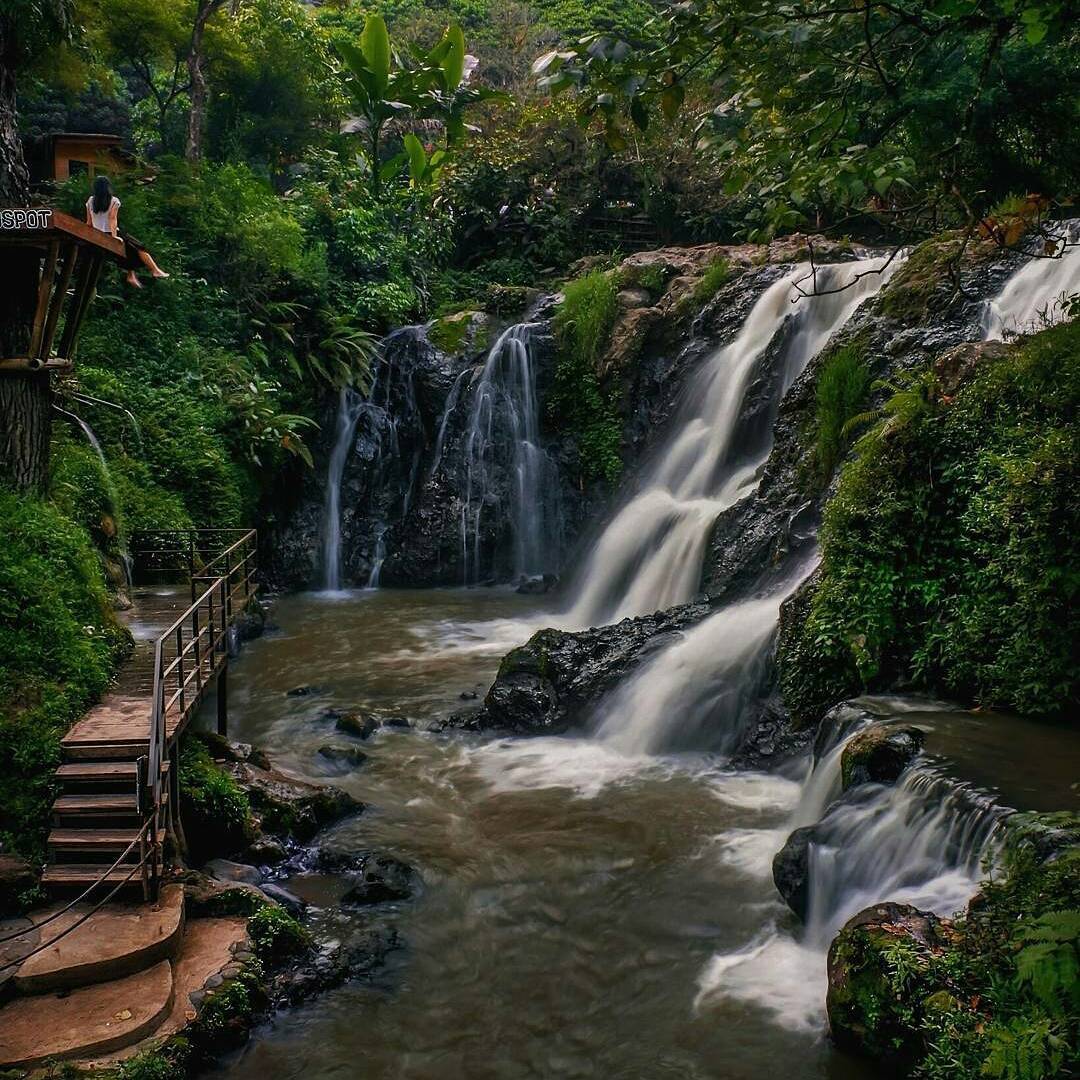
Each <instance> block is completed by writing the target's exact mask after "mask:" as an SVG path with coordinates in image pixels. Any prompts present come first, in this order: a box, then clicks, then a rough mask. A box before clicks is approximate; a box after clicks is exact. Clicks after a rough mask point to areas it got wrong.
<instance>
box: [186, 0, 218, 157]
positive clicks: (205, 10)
mask: <svg viewBox="0 0 1080 1080" xmlns="http://www.w3.org/2000/svg"><path fill="white" fill-rule="evenodd" d="M224 2H225V0H199V4H198V7H197V8H196V9H195V23H194V25H193V26H192V28H191V48H190V49H189V50H188V58H187V69H188V83H189V91H188V96H189V100H190V102H191V111H190V112H189V113H188V134H187V149H186V151H185V155H184V156H185V157H186V158H187V159H188V161H200V160H202V153H203V145H202V142H203V124H204V123H205V121H206V100H207V97H208V96H209V88H208V86H207V82H206V56H205V53H204V42H203V38H204V37H205V36H206V24H207V23H208V22H209V21H210V16H211V15H213V14H214V12H215V11H217V10H218V8H220V7H221V6H222V4H223V3H224Z"/></svg>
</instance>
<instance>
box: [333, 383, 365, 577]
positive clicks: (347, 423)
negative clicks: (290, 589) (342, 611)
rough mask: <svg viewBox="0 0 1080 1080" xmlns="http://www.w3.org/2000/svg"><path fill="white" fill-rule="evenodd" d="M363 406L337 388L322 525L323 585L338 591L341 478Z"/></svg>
mask: <svg viewBox="0 0 1080 1080" xmlns="http://www.w3.org/2000/svg"><path fill="white" fill-rule="evenodd" d="M363 409H364V400H363V398H362V397H361V396H360V395H359V394H358V393H357V392H356V391H355V390H352V389H350V388H349V387H343V388H342V390H341V397H340V402H339V404H338V414H337V428H336V432H335V435H334V449H333V450H332V451H331V453H330V461H329V464H328V465H327V468H326V513H325V522H324V526H323V588H324V589H325V590H326V591H327V592H340V591H341V478H342V476H343V475H344V473H345V462H346V461H347V460H348V457H349V451H350V450H351V449H352V443H353V436H354V434H355V433H356V424H357V421H358V420H359V419H360V415H361V413H362V412H363Z"/></svg>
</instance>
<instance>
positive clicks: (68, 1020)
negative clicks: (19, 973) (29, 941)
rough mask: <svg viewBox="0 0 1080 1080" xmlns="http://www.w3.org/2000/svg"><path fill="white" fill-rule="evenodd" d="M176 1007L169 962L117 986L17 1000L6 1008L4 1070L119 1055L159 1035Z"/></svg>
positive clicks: (2, 1019) (0, 1039)
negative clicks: (146, 1038)
mask: <svg viewBox="0 0 1080 1080" xmlns="http://www.w3.org/2000/svg"><path fill="white" fill-rule="evenodd" d="M172 1003H173V973H172V965H171V964H170V963H169V961H168V960H162V961H160V962H159V963H157V964H155V965H154V966H153V967H150V968H147V969H146V970H145V971H139V972H136V973H135V974H134V975H128V976H125V977H124V978H122V979H115V980H113V981H112V982H107V983H97V984H95V985H94V986H84V987H82V988H81V989H78V990H61V991H60V992H59V993H56V994H44V995H37V996H35V997H17V998H15V999H14V1000H13V1001H11V1002H9V1003H8V1004H7V1005H5V1006H4V1007H3V1008H2V1009H0V1068H9V1069H12V1068H30V1067H32V1066H35V1065H40V1064H42V1063H43V1062H45V1061H47V1060H48V1059H50V1058H53V1059H57V1060H70V1059H72V1058H90V1057H96V1056H101V1055H103V1054H109V1053H113V1052H115V1051H117V1050H120V1049H123V1048H124V1047H125V1046H131V1045H132V1044H133V1043H136V1042H138V1041H139V1040H140V1039H143V1038H145V1037H146V1036H147V1035H150V1034H151V1033H152V1032H154V1031H156V1030H157V1028H158V1027H160V1025H161V1023H162V1021H163V1020H164V1019H165V1018H166V1017H167V1016H168V1015H169V1012H170V1009H171V1008H172Z"/></svg>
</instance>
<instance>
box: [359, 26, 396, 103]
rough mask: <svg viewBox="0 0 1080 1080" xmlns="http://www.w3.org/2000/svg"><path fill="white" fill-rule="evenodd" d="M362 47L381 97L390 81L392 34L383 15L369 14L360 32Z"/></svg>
mask: <svg viewBox="0 0 1080 1080" xmlns="http://www.w3.org/2000/svg"><path fill="white" fill-rule="evenodd" d="M360 48H361V50H362V51H363V54H364V59H365V60H366V61H367V66H368V68H369V69H370V71H371V74H372V75H373V76H374V79H375V88H376V90H377V92H378V95H379V96H380V97H381V96H382V95H383V94H385V93H386V87H387V84H388V83H389V82H390V35H389V33H387V30H386V23H385V22H383V17H382V16H381V15H369V16H368V17H367V20H366V21H365V22H364V29H363V32H362V33H361V34H360Z"/></svg>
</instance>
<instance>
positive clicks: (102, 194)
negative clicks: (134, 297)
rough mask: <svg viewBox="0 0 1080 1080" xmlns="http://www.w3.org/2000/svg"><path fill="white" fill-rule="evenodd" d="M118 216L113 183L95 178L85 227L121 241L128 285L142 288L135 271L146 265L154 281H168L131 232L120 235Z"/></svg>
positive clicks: (87, 205)
mask: <svg viewBox="0 0 1080 1080" xmlns="http://www.w3.org/2000/svg"><path fill="white" fill-rule="evenodd" d="M119 216H120V200H119V199H118V198H117V197H116V196H115V195H114V194H113V190H112V184H110V183H109V178H108V177H107V176H96V177H95V178H94V193H93V194H92V195H91V196H90V198H89V199H87V200H86V224H87V225H90V226H92V227H93V228H95V229H97V230H98V232H103V233H108V234H109V235H110V236H115V237H116V238H117V239H118V240H123V241H124V263H123V265H124V267H125V269H126V270H127V278H126V279H125V280H126V281H127V283H128V284H129V285H134V286H135V288H136V289H141V288H142V286H141V285H140V284H139V279H138V277H137V276H136V275H135V271H136V270H138V269H139V268H140V267H142V266H145V267H146V268H147V270H149V271H150V273H151V274H153V275H154V277H156V278H167V277H168V276H169V275H168V274H166V273H165V271H164V270H162V269H161V267H160V266H158V264H157V263H156V262H154V256H153V255H151V254H150V252H149V251H147V250H146V248H144V247H143V246H142V244H140V243H139V241H138V240H136V239H135V237H134V236H132V235H131V234H130V233H122V232H121V231H120V228H119V225H118V224H117V222H118V219H119Z"/></svg>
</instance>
